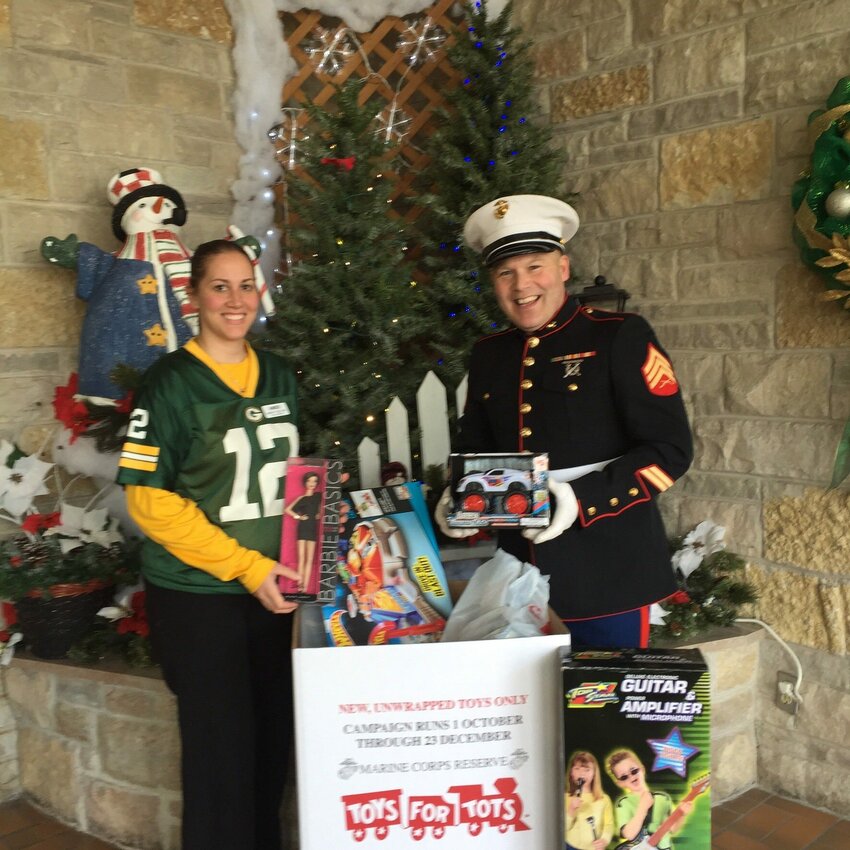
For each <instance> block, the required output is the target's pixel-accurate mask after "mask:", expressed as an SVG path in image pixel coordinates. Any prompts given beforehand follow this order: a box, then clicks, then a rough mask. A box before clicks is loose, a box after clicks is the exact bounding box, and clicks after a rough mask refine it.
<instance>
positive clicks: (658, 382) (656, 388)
mask: <svg viewBox="0 0 850 850" xmlns="http://www.w3.org/2000/svg"><path fill="white" fill-rule="evenodd" d="M640 371H641V372H642V373H643V379H644V381H646V388H647V389H648V390H649V391H650V392H651V393H652V394H653V395H675V394H676V393H677V392H678V391H679V382H678V381H677V380H676V375H675V373H674V372H673V364H672V363H671V362H670V361H669V360H668V359H667V358H666V357H665V356H664V355H663V354H662V353H661V352H660V351H659V350H658V349H657V348H656V347H655V346H654V345H653V344H652V343H651V342H650V343H649V345H647V347H646V360H645V361H644V363H643V366H641V367H640Z"/></svg>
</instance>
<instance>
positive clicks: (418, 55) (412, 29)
mask: <svg viewBox="0 0 850 850" xmlns="http://www.w3.org/2000/svg"><path fill="white" fill-rule="evenodd" d="M445 41H446V33H445V32H444V31H443V30H442V29H440V27H438V26H437V25H436V24H435V23H434V21H433V20H431V18H430V17H428V16H426V17H424V18H423V19H422V20H421V21H417V22H416V23H413V24H410V25H408V27H407V29H406V30H405V31H404V32H403V33H402V34H401V35H400V36H399V37H398V42H397V44H396V50H399V51H401V52H402V53H404V54H405V55H406V56H407V63H408V65H412V66H414V67H415V66H416V65H419V64H421V63H422V62H428V61H430V60H431V59H434V58H435V57H436V55H437V51H438V50H439V49H440V48H441V47H442V46H443V44H445Z"/></svg>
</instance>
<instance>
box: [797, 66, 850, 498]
mask: <svg viewBox="0 0 850 850" xmlns="http://www.w3.org/2000/svg"><path fill="white" fill-rule="evenodd" d="M809 140H810V142H811V145H812V159H811V165H810V167H809V169H808V171H806V172H804V173H803V174H802V175H801V176H800V178H799V179H798V180H797V182H796V183H795V184H794V186H793V188H792V190H791V204H792V206H793V207H794V210H795V213H794V241H795V242H796V243H797V245H798V246H799V248H800V256H801V257H802V260H803V262H804V263H805V264H806V265H807V266H809V268H812V269H814V270H815V271H817V272H819V273H820V274H822V275H823V276H824V278H825V282H826V291H825V292H824V293H823V295H822V296H821V297H822V298H824V299H825V300H828V301H843V302H844V307H845V309H847V310H850V297H848V296H850V244H848V236H850V77H842V78H841V79H840V80H839V81H838V82H837V83H836V84H835V88H834V89H833V90H832V93H831V94H830V96H829V97H828V98H827V100H826V109H817V110H815V111H814V112H813V113H812V114H811V115H810V116H809ZM848 474H850V420H848V422H847V424H846V425H845V427H844V434H843V435H842V437H841V441H840V442H839V444H838V450H837V452H836V455H835V464H834V466H833V470H832V483H831V486H832V487H836V486H838V484H840V483H841V482H842V481H843V480H844V479H845V478H846V477H847V475H848Z"/></svg>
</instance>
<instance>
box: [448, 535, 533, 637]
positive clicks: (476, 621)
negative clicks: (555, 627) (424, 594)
mask: <svg viewBox="0 0 850 850" xmlns="http://www.w3.org/2000/svg"><path fill="white" fill-rule="evenodd" d="M548 605H549V577H548V576H543V575H541V574H540V570H539V569H538V568H537V567H534V566H532V565H531V564H524V563H522V562H521V561H520V560H518V559H517V558H515V557H514V556H513V555H509V554H508V553H507V552H504V551H502V550H501V549H497V550H496V554H495V555H494V556H493V558H491V559H490V560H489V561H486V562H485V563H483V564H481V566H480V567H478V569H477V570H476V571H475V572H474V573H473V575H472V578H471V579H470V580H469V584H468V585H467V586H466V589H465V590H464V591H463V593H462V594H461V596H460V599H459V600H458V602H457V604H456V605H455V607H454V609H453V610H452V613H451V614H450V615H449V619H448V622H447V623H446V629H445V631H444V632H443V637H442V640H443V641H454V640H493V639H496V638H514V637H535V636H537V635H540V634H543V632H544V629H545V627H546V624H547V623H548V622H549V617H548Z"/></svg>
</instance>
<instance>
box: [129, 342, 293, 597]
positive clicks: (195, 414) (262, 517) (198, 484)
mask: <svg viewBox="0 0 850 850" xmlns="http://www.w3.org/2000/svg"><path fill="white" fill-rule="evenodd" d="M257 357H258V359H259V367H260V368H259V381H258V384H257V392H256V394H255V396H254V398H243V397H242V396H240V395H238V394H237V393H235V392H234V391H233V390H231V389H230V388H229V387H227V386H226V385H225V384H224V383H223V382H222V381H221V380H220V379H219V378H218V376H216V374H215V373H214V372H213V371H212V370H211V369H209V368H208V367H207V366H206V365H204V364H203V363H202V362H201V361H200V360H198V359H197V358H196V357H194V356H193V355H192V354H190V353H189V352H187V351H184V350H183V349H180V350H178V351H174V352H172V353H171V354H168V355H166V356H165V357H163V358H161V359H160V360H159V361H157V362H156V363H155V364H154V365H153V366H152V367H151V368H150V369H149V370H148V371H147V373H146V374H145V378H144V381H143V383H142V387H141V389H140V390H139V392H138V394H137V396H136V408H135V410H134V411H133V413H132V415H131V417H130V424H129V427H128V429H127V437H126V442H125V444H124V448H123V451H122V453H121V459H120V461H119V472H118V482H119V483H120V484H141V485H145V486H148V487H158V488H160V489H163V490H170V491H172V492H174V493H177V494H179V495H180V496H183V497H185V498H186V499H190V500H191V501H193V502H195V503H196V504H197V505H198V507H199V508H200V509H201V510H202V511H203V512H204V514H205V515H206V516H207V518H208V519H209V520H210V522H212V523H214V524H215V525H217V526H220V527H221V528H222V529H223V530H224V531H225V532H226V533H227V534H228V535H230V536H231V537H233V538H235V539H236V540H237V541H238V542H239V543H240V544H242V545H243V546H245V547H246V548H249V549H255V550H257V551H259V552H261V553H262V554H264V555H266V556H267V557H269V558H272V559H273V560H275V561H276V560H277V558H278V555H279V552H280V532H281V523H282V516H283V492H284V490H283V487H284V477H285V475H286V462H287V458H288V457H289V456H290V455H295V454H297V453H298V430H297V427H296V421H297V418H296V415H297V409H296V399H295V378H294V376H293V374H292V372H291V370H290V369H289V367H288V366H287V365H285V363H284V362H283V360H281V359H280V358H279V357H277V356H276V355H274V354H271V353H269V352H264V351H257ZM142 571H143V573H144V575H145V578H147V579H148V580H149V581H152V582H153V583H154V584H158V585H161V586H163V587H170V588H175V589H179V590H192V591H196V592H200V593H244V592H246V591H245V588H244V587H243V586H242V584H241V583H240V582H239V581H238V580H233V581H227V582H225V581H221V580H220V579H218V578H216V577H215V576H213V575H211V574H209V573H207V572H206V571H204V570H200V569H195V568H194V567H190V566H189V565H187V564H184V563H183V562H182V561H180V560H179V559H178V558H176V557H174V556H173V555H172V554H171V553H169V552H168V551H167V550H166V549H165V548H164V547H163V546H161V545H160V544H158V543H155V542H154V541H152V540H146V541H145V543H144V546H143V548H142Z"/></svg>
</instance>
